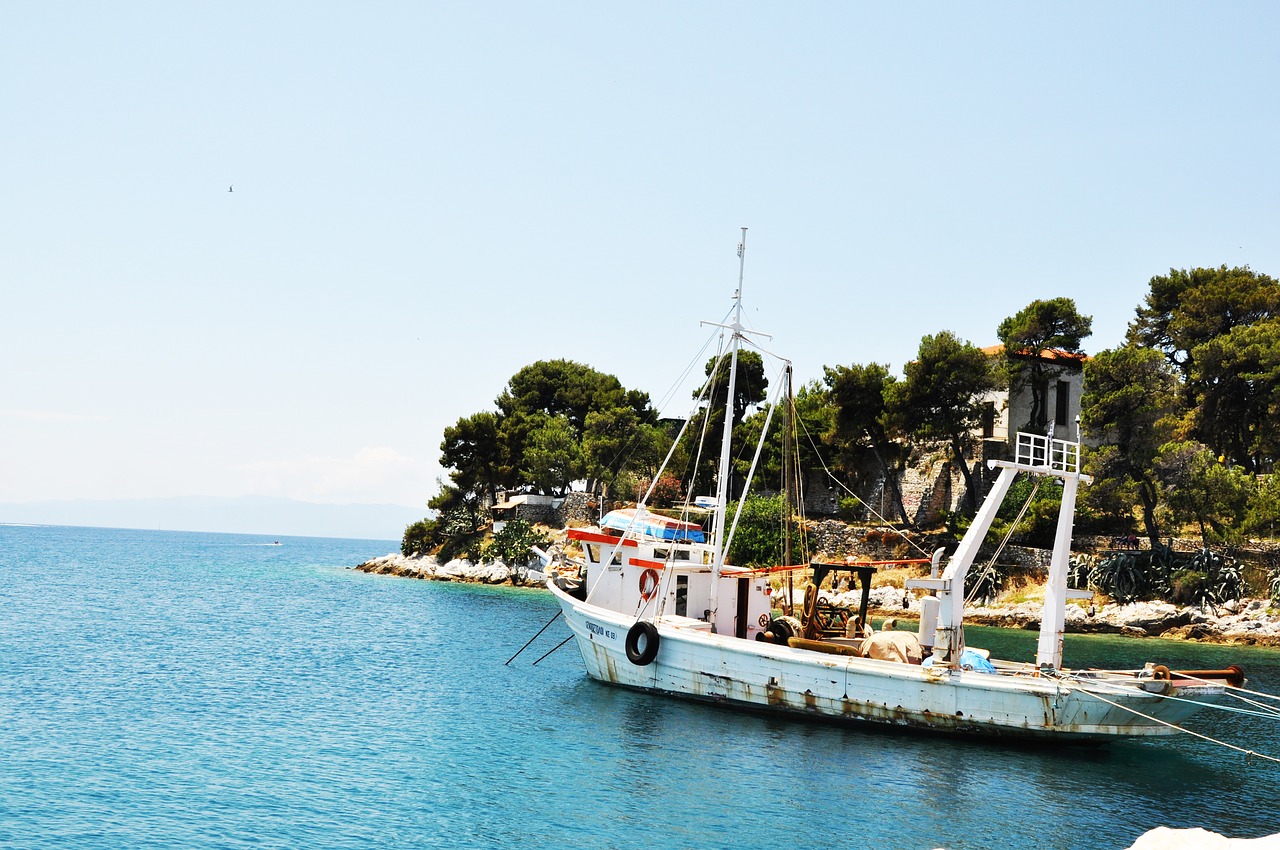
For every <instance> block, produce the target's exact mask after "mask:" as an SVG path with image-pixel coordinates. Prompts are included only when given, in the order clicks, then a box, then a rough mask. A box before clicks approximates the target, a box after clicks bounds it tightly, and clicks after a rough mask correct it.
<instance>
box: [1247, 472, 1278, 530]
mask: <svg viewBox="0 0 1280 850" xmlns="http://www.w3.org/2000/svg"><path fill="white" fill-rule="evenodd" d="M1278 522H1280V476H1277V475H1275V474H1274V473H1272V474H1270V475H1262V476H1259V477H1258V481H1257V486H1255V487H1254V490H1253V494H1252V495H1251V496H1250V498H1249V504H1248V505H1247V506H1246V508H1245V517H1244V527H1243V530H1244V532H1245V533H1247V534H1251V535H1254V536H1257V537H1275V528H1276V524H1277V523H1278Z"/></svg>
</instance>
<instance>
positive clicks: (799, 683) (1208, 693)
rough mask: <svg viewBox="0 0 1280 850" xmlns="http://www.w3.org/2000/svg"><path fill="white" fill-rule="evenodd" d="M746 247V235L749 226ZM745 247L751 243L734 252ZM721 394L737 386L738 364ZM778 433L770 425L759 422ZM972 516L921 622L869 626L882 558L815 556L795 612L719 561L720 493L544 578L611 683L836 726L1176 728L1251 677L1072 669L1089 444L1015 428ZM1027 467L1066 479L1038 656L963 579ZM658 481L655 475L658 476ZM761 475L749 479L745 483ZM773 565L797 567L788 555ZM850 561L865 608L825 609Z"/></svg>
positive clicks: (605, 537)
mask: <svg viewBox="0 0 1280 850" xmlns="http://www.w3.org/2000/svg"><path fill="white" fill-rule="evenodd" d="M744 242H745V232H744ZM741 254H742V251H741V248H740V251H739V255H740V256H741ZM739 274H740V276H739V285H738V291H737V292H736V293H735V295H734V304H735V306H734V312H733V313H732V314H731V315H732V321H731V322H730V323H729V324H726V325H719V327H722V328H726V329H727V330H728V331H729V333H730V345H729V347H728V351H727V352H726V357H728V358H729V362H730V363H731V364H736V362H737V352H738V350H739V346H740V345H743V344H749V343H748V340H747V333H749V332H747V331H745V330H744V328H743V326H742V324H741V315H742V283H741V271H740V273H739ZM729 375H730V378H729V389H728V393H727V396H726V397H727V398H733V397H734V384H733V380H734V378H733V375H734V366H733V365H731V366H730V372H729ZM725 419H726V424H725V427H724V434H723V444H722V446H721V455H720V471H719V476H718V478H717V480H718V481H719V482H724V481H727V480H729V445H730V440H731V436H732V421H731V420H732V417H730V416H726V417H725ZM763 430H764V431H765V432H766V433H767V432H768V425H766V426H765V427H764V429H763ZM1014 455H1015V456H1014V459H1013V460H1012V461H996V462H993V464H992V465H993V466H994V467H998V468H999V469H1000V472H999V476H998V478H997V481H996V482H995V484H994V485H993V486H992V488H991V490H990V492H989V493H988V494H987V496H986V499H985V501H984V502H983V504H982V506H981V508H980V509H979V511H978V514H977V516H976V517H975V519H974V521H973V524H972V525H971V526H970V528H969V530H968V532H967V533H966V534H965V536H964V538H963V540H962V541H961V542H960V544H959V546H958V548H957V549H956V551H955V553H954V554H953V555H952V556H951V557H950V558H949V559H948V560H947V563H946V564H945V567H944V565H943V563H942V561H943V551H942V550H941V549H940V550H938V551H937V552H936V553H935V554H934V556H933V558H932V561H931V566H932V568H931V575H930V577H929V578H924V579H916V580H912V581H910V582H908V586H909V587H912V588H916V589H919V590H922V591H926V592H928V594H929V596H928V597H926V598H923V599H922V606H923V614H922V617H921V628H920V633H919V635H918V636H917V635H916V634H913V633H908V632H883V631H882V632H870V630H869V629H868V628H867V626H868V624H867V620H866V614H867V600H868V595H869V592H870V579H871V575H872V574H873V573H874V571H875V569H876V567H875V566H874V565H858V564H852V565H850V564H818V563H815V564H810V565H808V566H809V567H810V568H812V570H813V576H814V578H813V583H812V584H810V585H809V587H808V588H807V589H806V594H805V604H804V606H803V610H802V611H800V612H799V613H800V616H799V617H796V616H789V615H788V614H785V613H782V612H781V611H778V610H775V607H776V606H775V604H774V603H775V602H776V601H777V600H775V599H774V597H773V592H772V588H771V585H770V581H769V579H770V576H771V574H772V573H773V572H775V570H772V569H747V568H744V567H740V566H734V565H732V564H729V563H727V562H726V558H725V554H726V552H727V550H728V545H729V542H730V538H731V536H732V533H733V527H732V526H730V525H729V523H728V520H727V518H726V499H727V494H726V493H725V492H724V489H723V488H720V490H719V492H718V493H717V494H716V496H715V499H714V503H713V504H712V511H713V518H714V530H713V531H712V532H711V535H710V537H709V538H708V537H705V536H702V535H701V533H700V532H701V529H700V527H699V528H698V533H695V531H694V527H692V524H690V523H685V522H681V521H677V520H668V519H666V518H659V517H657V516H656V515H654V514H653V513H651V512H650V511H648V510H646V509H645V507H644V503H643V501H642V502H641V504H640V506H639V507H638V508H637V509H635V510H633V511H629V512H628V511H620V512H615V513H614V514H610V515H607V516H606V517H605V521H603V522H601V524H600V526H599V527H598V528H586V529H571V530H570V531H569V532H568V536H569V538H570V539H572V540H574V541H576V542H577V543H578V544H579V545H580V546H581V547H582V552H583V558H582V560H581V562H580V563H578V564H577V573H576V575H573V574H567V573H566V571H561V572H560V573H559V574H558V575H553V576H552V577H551V578H550V579H549V580H548V583H547V586H548V587H549V589H550V590H551V592H552V593H553V594H554V596H555V598H556V600H557V601H558V602H559V603H560V606H561V610H562V613H563V615H564V617H565V620H566V621H567V622H568V624H569V627H570V629H571V630H572V632H573V636H574V637H575V638H576V642H577V646H578V649H579V651H580V653H581V656H582V661H583V664H584V666H585V669H586V672H587V674H588V675H589V676H590V677H592V678H594V679H598V680H600V681H602V682H607V683H610V684H614V685H619V686H623V687H627V688H634V689H637V690H642V691H649V692H653V693H658V694H666V695H671V696H678V697H683V698H689V699H695V700H702V701H708V702H713V703H717V704H723V705H726V706H738V707H743V708H751V709H763V710H770V711H777V712H782V713H788V714H792V715H797V716H801V717H807V718H816V719H821V720H827V721H832V722H847V723H855V724H857V723H866V724H875V725H883V726H895V727H905V728H911V729H919V730H927V731H934V732H946V733H960V734H967V735H974V736H982V737H995V738H1025V739H1042V740H1062V741H1104V740H1108V739H1116V738H1124V737H1145V736H1162V735H1171V734H1175V733H1176V732H1178V731H1180V724H1182V723H1183V721H1185V720H1187V719H1188V718H1189V717H1191V716H1192V715H1193V714H1195V713H1196V712H1198V711H1200V710H1201V709H1202V708H1204V707H1205V706H1207V705H1212V704H1213V703H1215V702H1217V701H1220V700H1222V699H1223V698H1224V695H1225V694H1226V693H1227V692H1228V691H1229V690H1230V689H1238V688H1241V687H1242V686H1243V685H1244V683H1245V677H1244V673H1243V671H1242V670H1241V669H1240V668H1239V667H1238V666H1235V665H1232V666H1230V667H1229V668H1227V669H1225V670H1209V671H1204V670H1202V671H1185V672H1179V671H1172V670H1170V669H1169V668H1168V667H1166V666H1164V665H1161V664H1159V663H1154V662H1153V663H1148V664H1146V665H1145V666H1144V667H1142V668H1140V669H1129V670H1095V669H1089V670H1075V669H1067V668H1064V667H1063V665H1062V645H1063V631H1064V629H1063V624H1064V620H1065V605H1066V601H1067V599H1068V597H1070V596H1072V595H1073V593H1078V592H1073V591H1071V590H1069V589H1068V587H1067V574H1068V566H1069V565H1068V560H1069V555H1070V548H1071V537H1072V526H1073V522H1074V510H1075V502H1076V491H1077V489H1078V487H1079V484H1080V482H1082V481H1084V482H1086V483H1087V482H1088V481H1089V478H1088V476H1086V475H1083V474H1082V473H1081V468H1080V461H1081V446H1080V444H1079V443H1076V442H1069V441H1064V440H1057V439H1054V438H1053V437H1052V435H1034V434H1019V435H1018V437H1017V442H1016V448H1015V452H1014ZM1019 475H1031V476H1039V477H1046V478H1049V479H1053V480H1055V481H1057V482H1058V483H1060V485H1061V491H1062V508H1061V512H1060V514H1059V517H1058V526H1057V535H1056V538H1055V545H1054V549H1053V555H1052V560H1051V566H1050V569H1049V583H1048V588H1047V591H1046V596H1045V603H1044V613H1043V616H1042V619H1041V627H1040V636H1039V641H1038V643H1037V650H1036V655H1035V658H1034V659H1026V660H1001V659H989V658H988V657H987V654H986V653H985V652H983V651H981V650H976V649H974V648H972V647H968V646H967V645H966V641H965V632H964V623H963V613H964V611H963V606H964V582H965V576H966V574H967V573H968V571H969V568H970V567H971V565H972V564H973V562H974V559H975V557H976V555H977V553H978V549H979V547H980V545H981V543H982V541H983V539H984V538H985V536H986V534H987V531H988V529H989V528H990V526H991V524H992V520H993V519H994V518H995V516H996V511H997V510H998V509H999V507H1000V505H1001V503H1002V501H1003V500H1004V497H1005V494H1006V493H1008V492H1009V489H1010V486H1011V485H1012V484H1013V483H1014V480H1015V479H1016V477H1017V476H1019ZM655 478H656V476H655ZM749 484H750V482H749V481H748V486H749ZM779 569H792V570H794V569H795V567H789V566H785V565H784V566H782V567H781V568H779ZM841 571H844V572H847V573H848V575H849V577H850V578H851V579H855V580H856V581H858V582H859V583H860V584H861V588H862V604H861V607H860V609H859V611H858V612H857V613H856V614H854V613H852V612H839V611H835V610H833V609H832V608H831V607H830V606H824V605H823V604H822V601H823V600H822V599H821V594H820V593H819V588H821V587H822V583H823V581H824V580H826V579H827V577H829V576H833V575H838V574H840V573H841Z"/></svg>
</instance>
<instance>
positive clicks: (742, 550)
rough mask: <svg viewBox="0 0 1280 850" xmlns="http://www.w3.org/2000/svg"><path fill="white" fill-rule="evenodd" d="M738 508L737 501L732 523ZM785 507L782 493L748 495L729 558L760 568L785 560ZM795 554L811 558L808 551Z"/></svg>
mask: <svg viewBox="0 0 1280 850" xmlns="http://www.w3.org/2000/svg"><path fill="white" fill-rule="evenodd" d="M737 509H738V505H737V503H736V502H735V503H733V504H730V505H729V508H728V514H727V515H728V517H729V520H728V521H729V522H732V517H733V515H734V513H735V512H736V511H737ZM783 510H784V505H783V502H782V497H781V496H748V497H747V500H746V503H745V504H744V505H743V508H742V517H741V518H740V519H739V520H738V528H737V531H736V532H735V533H734V535H733V541H732V542H731V543H730V545H729V560H730V561H732V562H733V563H735V564H739V565H742V566H756V567H759V566H773V565H775V564H779V563H781V562H782V549H783V547H782V542H783V541H782V520H783ZM792 557H793V559H798V558H801V557H803V558H805V559H806V560H807V558H808V554H807V553H805V554H804V555H800V554H797V553H793V555H792Z"/></svg>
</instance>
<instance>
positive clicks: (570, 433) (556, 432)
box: [520, 415, 582, 496]
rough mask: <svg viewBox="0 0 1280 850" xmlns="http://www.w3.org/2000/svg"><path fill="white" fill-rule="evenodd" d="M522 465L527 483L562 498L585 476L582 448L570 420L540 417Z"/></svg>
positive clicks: (527, 443) (527, 444)
mask: <svg viewBox="0 0 1280 850" xmlns="http://www.w3.org/2000/svg"><path fill="white" fill-rule="evenodd" d="M537 418H538V419H540V420H541V421H540V422H539V423H538V425H537V427H535V428H533V429H532V430H530V432H529V434H528V438H527V440H526V442H525V449H524V455H523V456H522V457H521V461H520V473H521V475H522V476H523V477H524V479H525V480H526V481H527V482H528V483H530V484H532V485H533V486H534V487H536V488H537V489H538V490H539V491H541V492H542V493H545V494H547V495H555V496H561V495H564V493H565V492H566V491H568V489H569V484H570V482H572V481H573V480H574V479H575V478H578V477H579V476H580V475H581V474H582V447H581V445H580V444H579V442H578V436H577V434H576V433H575V431H574V427H573V423H572V422H571V421H570V420H569V417H568V416H564V415H558V416H541V415H540V416H538V417H537Z"/></svg>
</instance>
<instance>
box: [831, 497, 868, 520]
mask: <svg viewBox="0 0 1280 850" xmlns="http://www.w3.org/2000/svg"><path fill="white" fill-rule="evenodd" d="M865 514H866V511H865V510H864V509H863V507H862V500H861V499H859V498H856V497H854V496H845V497H844V498H842V499H841V500H840V501H839V503H838V504H837V507H836V516H838V517H839V518H840V519H842V520H844V521H845V522H857V521H858V520H860V519H862V518H863V516H864V515H865Z"/></svg>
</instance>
